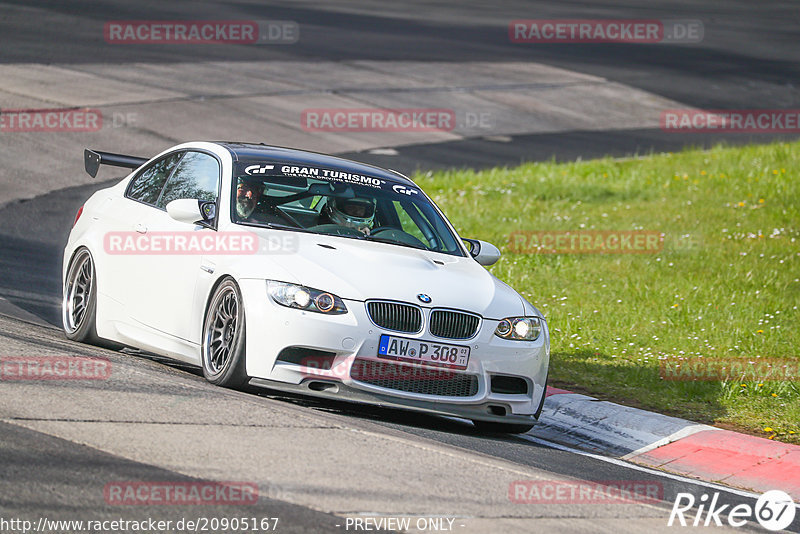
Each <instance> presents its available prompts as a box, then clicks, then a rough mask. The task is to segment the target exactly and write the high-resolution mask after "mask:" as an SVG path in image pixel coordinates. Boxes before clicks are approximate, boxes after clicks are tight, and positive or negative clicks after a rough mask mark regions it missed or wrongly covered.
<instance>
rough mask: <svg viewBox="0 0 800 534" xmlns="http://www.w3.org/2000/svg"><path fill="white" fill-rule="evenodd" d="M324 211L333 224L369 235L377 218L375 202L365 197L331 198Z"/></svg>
mask: <svg viewBox="0 0 800 534" xmlns="http://www.w3.org/2000/svg"><path fill="white" fill-rule="evenodd" d="M323 211H324V213H325V215H326V216H327V218H328V220H330V222H331V223H333V224H338V225H339V226H345V227H347V228H353V229H355V230H358V231H359V232H363V233H364V234H366V235H369V233H370V230H371V229H372V223H373V220H374V218H375V200H374V199H372V198H364V197H353V198H343V197H330V198H328V202H327V203H326V204H325V207H324V208H323Z"/></svg>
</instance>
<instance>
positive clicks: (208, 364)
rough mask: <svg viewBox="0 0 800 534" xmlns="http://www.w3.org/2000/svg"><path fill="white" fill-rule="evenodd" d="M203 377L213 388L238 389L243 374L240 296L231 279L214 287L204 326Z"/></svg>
mask: <svg viewBox="0 0 800 534" xmlns="http://www.w3.org/2000/svg"><path fill="white" fill-rule="evenodd" d="M202 358H203V376H205V377H206V380H208V381H209V382H211V383H212V384H215V385H218V386H222V387H227V388H233V389H239V388H242V387H243V386H245V385H246V384H247V382H248V380H249V379H250V377H248V376H247V373H246V372H245V320H244V306H243V305H242V295H241V292H240V291H239V287H238V286H237V285H236V282H234V281H233V279H231V278H226V279H225V280H223V281H222V282H221V283H220V284H219V286H217V289H216V291H215V292H214V296H213V297H211V302H210V304H209V306H208V310H206V317H205V321H204V323H203V347H202Z"/></svg>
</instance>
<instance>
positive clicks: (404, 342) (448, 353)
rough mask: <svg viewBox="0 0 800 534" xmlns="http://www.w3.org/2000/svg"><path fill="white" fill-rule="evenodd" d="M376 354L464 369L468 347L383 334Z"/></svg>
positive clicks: (382, 356) (404, 360) (467, 356)
mask: <svg viewBox="0 0 800 534" xmlns="http://www.w3.org/2000/svg"><path fill="white" fill-rule="evenodd" d="M378 356H379V357H380V358H386V359H388V360H398V361H402V362H413V363H426V364H428V365H436V366H439V367H449V368H452V369H466V368H467V362H468V361H469V347H464V346H462V345H448V344H445V343H436V342H434V341H422V340H419V339H408V338H404V337H396V336H389V335H386V334H383V335H381V342H380V344H379V345H378Z"/></svg>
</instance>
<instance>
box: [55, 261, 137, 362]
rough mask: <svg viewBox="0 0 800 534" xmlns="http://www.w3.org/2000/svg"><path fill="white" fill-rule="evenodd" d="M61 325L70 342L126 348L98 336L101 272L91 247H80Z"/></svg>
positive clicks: (69, 278)
mask: <svg viewBox="0 0 800 534" xmlns="http://www.w3.org/2000/svg"><path fill="white" fill-rule="evenodd" d="M61 325H62V327H63V329H64V334H65V335H66V336H67V339H71V340H72V341H78V342H80V343H88V344H90V345H96V346H98V347H105V348H107V349H111V350H118V349H121V348H122V347H123V346H124V345H120V344H118V343H114V342H113V341H109V340H107V339H103V338H101V337H99V336H98V335H97V271H96V269H95V266H94V259H93V258H92V254H91V253H90V252H89V249H87V248H79V249H78V250H77V251H76V252H75V255H74V256H73V257H72V261H71V262H70V264H69V268H68V269H67V277H66V279H65V281H64V289H63V298H62V301H61Z"/></svg>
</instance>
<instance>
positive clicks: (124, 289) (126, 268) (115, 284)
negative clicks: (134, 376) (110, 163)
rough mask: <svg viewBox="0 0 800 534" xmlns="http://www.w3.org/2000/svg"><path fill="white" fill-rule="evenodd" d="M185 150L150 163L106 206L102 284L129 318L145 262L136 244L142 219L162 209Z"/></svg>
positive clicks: (105, 292)
mask: <svg viewBox="0 0 800 534" xmlns="http://www.w3.org/2000/svg"><path fill="white" fill-rule="evenodd" d="M183 154H184V153H183V151H180V152H173V153H170V154H166V155H165V156H163V157H161V158H159V159H157V160H155V161H153V162H152V163H150V164H148V165H147V166H146V167H144V168H142V169H141V170H139V171H138V172H137V173H136V176H134V177H133V178H132V179H131V181H130V183H129V184H128V187H127V189H126V190H125V194H124V196H121V197H109V198H107V199H106V200H105V201H104V204H103V206H102V213H101V217H102V220H103V228H104V229H105V236H104V244H103V245H104V248H105V254H104V255H103V258H102V262H103V263H102V265H100V266H99V268H100V273H99V274H100V277H101V281H100V284H99V285H98V287H99V288H100V291H102V292H103V293H104V294H105V295H106V296H108V297H111V298H112V299H113V300H114V301H115V302H117V303H118V304H119V305H121V307H122V309H123V310H124V313H125V314H126V315H127V316H128V317H129V318H130V317H131V306H132V305H133V301H134V300H135V298H136V296H137V295H136V293H135V292H134V291H132V290H131V280H132V279H134V278H135V277H136V276H137V274H136V269H137V266H138V265H139V264H140V263H141V261H140V258H139V253H140V251H138V250H136V247H135V246H132V245H135V243H136V238H137V237H139V236H141V235H143V234H144V231H143V227H142V226H141V221H142V220H144V219H146V217H147V214H148V213H154V212H156V211H158V209H157V208H156V207H155V205H156V202H158V199H159V197H160V196H161V191H162V190H163V189H164V184H166V182H167V179H168V178H169V176H170V175H171V174H172V171H173V170H175V167H176V166H177V164H178V162H179V161H180V159H181V158H182V157H183Z"/></svg>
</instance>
